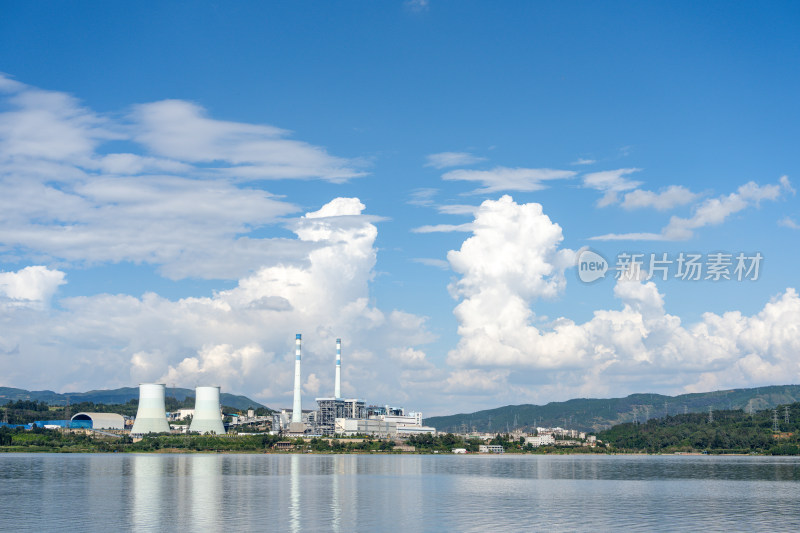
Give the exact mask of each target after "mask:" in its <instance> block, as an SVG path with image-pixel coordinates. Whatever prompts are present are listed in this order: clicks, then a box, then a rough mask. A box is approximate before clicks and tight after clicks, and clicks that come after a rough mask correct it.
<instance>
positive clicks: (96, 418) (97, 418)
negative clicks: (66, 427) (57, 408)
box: [70, 413, 125, 429]
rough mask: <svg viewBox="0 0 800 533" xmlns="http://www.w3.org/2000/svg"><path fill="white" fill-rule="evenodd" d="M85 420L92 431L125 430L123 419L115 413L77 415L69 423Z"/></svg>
mask: <svg viewBox="0 0 800 533" xmlns="http://www.w3.org/2000/svg"><path fill="white" fill-rule="evenodd" d="M86 420H88V421H89V422H91V428H92V429H125V419H124V418H123V417H122V415H118V414H116V413H78V414H76V415H75V416H73V417H72V419H71V420H70V421H86Z"/></svg>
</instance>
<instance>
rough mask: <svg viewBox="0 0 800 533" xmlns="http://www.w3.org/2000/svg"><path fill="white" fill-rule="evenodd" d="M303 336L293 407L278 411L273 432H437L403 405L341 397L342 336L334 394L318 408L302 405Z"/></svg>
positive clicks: (297, 342) (297, 345)
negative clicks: (310, 408) (374, 404)
mask: <svg viewBox="0 0 800 533" xmlns="http://www.w3.org/2000/svg"><path fill="white" fill-rule="evenodd" d="M301 342H302V336H301V334H300V333H298V334H297V335H296V336H295V366H294V369H295V373H294V395H293V400H294V401H293V405H292V410H291V411H289V410H288V409H284V410H283V411H282V412H281V413H275V414H274V415H273V419H272V432H273V433H276V434H278V433H280V434H289V435H304V434H311V435H325V436H334V435H348V436H349V435H357V434H362V435H375V436H379V437H395V436H397V437H409V436H411V435H419V434H436V428H432V427H426V426H423V425H422V413H420V412H410V413H409V414H408V415H406V414H405V410H404V409H402V408H394V407H389V406H385V407H377V406H370V407H367V405H366V402H364V400H360V399H356V398H342V397H341V391H342V386H341V379H342V339H336V367H335V370H336V372H335V374H334V376H335V377H334V387H333V391H334V394H333V396H331V397H326V398H317V399H316V401H317V409H316V410H315V411H311V412H309V411H303V410H302V408H301V404H302V398H301V383H302V378H301V364H302V352H301Z"/></svg>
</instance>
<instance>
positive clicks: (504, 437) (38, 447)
mask: <svg viewBox="0 0 800 533" xmlns="http://www.w3.org/2000/svg"><path fill="white" fill-rule="evenodd" d="M31 403H35V404H36V405H35V406H34V407H35V409H30V410H28V411H30V412H29V413H27V414H26V413H24V411H26V409H19V407H31V406H28V405H20V404H19V402H18V403H17V404H16V405H15V406H14V407H17V409H13V411H14V416H18V417H20V419H24V418H25V417H28V416H36V415H37V414H38V415H39V416H41V414H42V411H41V410H42V409H43V408H47V406H46V404H45V405H44V407H43V406H42V405H41V402H31ZM7 405H9V404H7ZM86 407H90V406H86ZM91 408H92V409H93V410H95V412H103V411H101V409H102V410H104V411H105V412H120V411H124V410H126V409H127V410H130V409H131V408H133V409H135V405H133V404H130V405H129V404H120V405H119V406H115V405H110V406H109V405H106V406H103V405H101V404H100V405H98V404H93V405H92V406H91ZM37 409H38V411H37ZM73 412H75V411H73ZM120 414H122V413H120ZM597 439H598V441H600V444H599V445H598V446H596V447H594V448H590V447H582V446H579V447H571V446H540V447H534V446H532V445H531V444H525V442H524V438H515V437H513V436H511V435H509V434H503V433H501V434H497V435H496V436H494V437H493V438H492V439H490V440H488V441H487V440H483V439H480V438H475V437H469V436H464V435H455V434H452V433H447V434H439V435H435V436H434V435H417V436H412V437H409V438H408V439H404V440H402V441H400V440H385V439H378V438H373V437H368V436H364V437H357V438H327V437H324V438H323V437H305V438H293V439H287V438H285V437H282V436H279V435H270V434H260V433H259V434H238V435H224V436H209V435H191V434H190V435H166V434H164V435H148V436H145V437H144V438H142V439H141V440H137V442H134V441H133V439H131V438H130V436H128V435H108V434H102V433H95V432H92V431H90V430H89V431H86V430H63V429H45V428H38V427H35V428H33V429H27V430H26V429H23V428H10V427H0V452H76V453H95V452H107V453H114V452H122V453H126V452H128V453H130V452H133V453H139V452H159V453H165V452H176V453H194V452H211V453H214V452H220V453H298V452H300V453H302V452H306V453H451V452H452V451H453V450H454V449H456V450H458V449H461V450H464V451H465V452H467V453H477V452H478V450H479V446H480V445H481V444H493V445H499V446H502V449H503V451H504V453H538V454H552V453H560V454H568V453H601V454H602V453H651V454H675V453H709V454H755V455H800V403H793V404H788V405H781V406H778V407H776V408H775V409H767V410H763V411H757V412H753V413H746V412H744V411H742V410H718V411H709V413H706V414H700V413H689V414H679V415H673V416H666V417H662V418H653V419H650V420H647V421H645V422H639V423H625V424H619V425H616V426H613V427H611V428H610V429H607V430H604V431H600V432H598V433H597Z"/></svg>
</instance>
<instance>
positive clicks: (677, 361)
mask: <svg viewBox="0 0 800 533" xmlns="http://www.w3.org/2000/svg"><path fill="white" fill-rule="evenodd" d="M751 191H752V192H753V193H754V195H764V194H766V193H764V192H763V191H758V192H755V191H754V190H752V188H751ZM474 225H475V230H474V232H473V235H472V236H471V237H469V238H468V239H467V240H466V241H465V242H464V244H463V245H462V247H461V249H460V250H458V251H451V252H450V253H449V254H448V259H449V260H450V264H451V268H452V270H453V271H454V272H455V273H457V274H458V275H459V278H458V279H457V281H456V282H455V283H454V284H453V285H452V286H451V291H452V292H453V294H454V296H455V297H457V298H458V300H459V303H458V304H457V306H456V308H455V311H454V313H455V316H456V318H457V320H458V324H459V326H458V333H459V337H460V340H459V343H458V345H457V347H456V348H455V349H453V350H452V351H450V353H449V355H448V363H449V364H451V365H452V366H454V367H455V370H454V371H452V372H451V375H450V378H449V383H450V385H449V387H450V388H451V389H452V390H453V391H454V393H455V391H464V390H469V389H470V388H474V390H475V394H482V393H483V392H485V391H487V390H488V391H495V397H496V398H508V399H511V398H515V397H516V398H517V399H519V397H520V396H522V397H525V398H528V399H531V400H534V399H539V400H546V399H547V397H548V395H552V394H557V395H561V397H563V395H570V396H573V397H574V396H575V395H576V394H578V393H580V394H591V395H608V394H613V395H621V394H625V393H630V392H636V391H637V390H648V391H653V390H663V391H668V392H679V391H682V390H684V391H689V390H699V389H703V390H708V389H709V388H710V387H711V385H712V384H713V387H717V388H720V387H731V386H744V385H752V384H754V383H772V382H774V381H776V380H779V381H787V380H788V381H793V380H794V381H796V380H797V379H800V361H798V359H797V355H796V354H797V353H798V351H799V350H800V336H798V326H797V324H799V323H800V298H799V297H798V294H797V291H796V290H795V289H793V288H788V289H786V291H785V292H784V293H782V294H780V295H778V296H776V297H775V298H774V299H773V300H771V301H770V302H769V303H767V304H766V305H765V306H764V308H763V309H762V310H761V311H760V312H758V313H756V314H754V315H752V316H745V315H743V314H742V313H741V312H738V311H731V312H727V313H724V314H722V315H717V314H714V313H705V314H704V315H703V317H702V320H701V321H700V322H698V323H696V324H693V325H690V326H684V325H683V324H682V321H681V319H680V318H679V317H677V316H674V315H671V314H669V313H668V312H667V311H666V310H665V297H664V295H663V294H662V293H661V292H660V291H659V290H658V288H657V286H656V285H655V283H653V282H652V281H650V282H647V281H644V280H645V279H646V276H644V275H641V276H632V279H624V278H623V279H620V280H619V281H618V282H617V283H616V285H615V288H614V295H615V297H616V298H618V299H619V300H620V302H621V307H620V308H618V309H609V310H606V309H599V310H596V311H595V312H594V314H593V317H592V318H591V319H590V320H588V321H587V322H584V323H576V322H574V321H572V320H570V319H568V318H559V319H556V320H553V321H551V322H550V323H549V324H546V325H542V324H539V323H538V322H537V321H536V320H535V318H536V317H535V314H534V309H535V304H536V301H537V300H539V299H541V298H547V297H552V296H555V295H558V294H559V293H560V292H561V291H562V290H563V288H564V285H565V278H564V275H563V273H564V269H565V268H566V267H567V266H569V265H570V261H571V260H572V259H571V258H573V257H574V255H573V253H572V251H571V250H565V249H561V248H560V243H561V241H562V238H563V237H562V232H561V228H560V227H559V226H558V225H557V224H555V223H554V222H552V221H551V220H550V219H549V218H548V217H547V216H546V215H545V214H544V213H542V210H541V206H539V205H538V204H525V205H518V204H516V203H514V202H513V201H512V200H511V199H510V198H509V197H503V198H501V199H500V200H498V201H487V202H484V204H483V205H482V206H481V209H479V211H478V213H477V214H476V217H475V222H474ZM535 324H536V325H535ZM501 370H502V371H506V374H505V375H503V374H498V373H497V372H498V371H501ZM534 371H535V373H534V374H531V372H534ZM523 376H527V377H524V378H523ZM529 379H535V380H536V383H530V384H526V381H527V380H529ZM713 387H712V388H713Z"/></svg>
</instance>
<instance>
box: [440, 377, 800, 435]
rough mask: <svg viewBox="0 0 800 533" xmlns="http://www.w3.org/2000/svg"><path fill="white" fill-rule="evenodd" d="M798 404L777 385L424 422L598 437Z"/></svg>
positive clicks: (448, 427)
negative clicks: (628, 427)
mask: <svg viewBox="0 0 800 533" xmlns="http://www.w3.org/2000/svg"><path fill="white" fill-rule="evenodd" d="M797 401H800V385H773V386H769V387H758V388H752V389H731V390H722V391H714V392H702V393H695V394H681V395H679V396H665V395H661V394H631V395H630V396H627V397H625V398H607V399H593V398H579V399H574V400H568V401H566V402H551V403H548V404H547V405H531V404H525V405H507V406H505V407H498V408H496V409H489V410H485V411H478V412H475V413H464V414H457V415H450V416H437V417H431V418H427V419H425V424H426V425H429V426H433V427H435V428H437V429H438V430H439V431H448V432H454V433H461V432H464V431H465V430H466V431H470V430H473V429H475V430H477V431H506V429H514V428H520V429H527V428H533V427H536V426H544V427H554V426H561V427H567V428H569V429H579V430H582V431H594V432H596V431H601V430H603V429H608V428H610V427H611V426H614V425H617V424H623V423H626V422H633V421H634V420H636V421H638V422H645V421H646V420H648V419H651V418H663V417H664V416H665V415H675V414H682V413H684V412H686V413H701V412H708V409H709V407H710V408H712V409H714V410H735V409H741V410H748V408H752V410H753V411H759V410H763V409H769V408H772V407H775V406H777V405H781V404H789V403H794V402H797Z"/></svg>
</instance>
